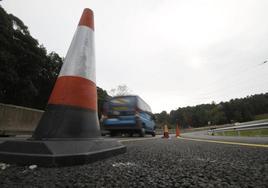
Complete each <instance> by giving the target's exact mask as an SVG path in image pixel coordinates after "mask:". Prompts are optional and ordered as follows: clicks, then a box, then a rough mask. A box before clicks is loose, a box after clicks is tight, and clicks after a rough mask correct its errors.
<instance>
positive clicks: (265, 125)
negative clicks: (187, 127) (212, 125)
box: [208, 121, 268, 135]
mask: <svg viewBox="0 0 268 188" xmlns="http://www.w3.org/2000/svg"><path fill="white" fill-rule="evenodd" d="M255 129H268V121H267V122H246V123H241V124H239V125H236V126H231V127H225V128H219V129H211V130H208V134H209V135H213V134H214V133H217V132H225V131H242V130H255Z"/></svg>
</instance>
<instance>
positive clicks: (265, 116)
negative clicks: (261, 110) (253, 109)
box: [255, 113, 268, 120]
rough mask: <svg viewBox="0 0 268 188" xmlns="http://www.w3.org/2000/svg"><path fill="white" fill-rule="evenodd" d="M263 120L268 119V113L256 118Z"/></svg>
mask: <svg viewBox="0 0 268 188" xmlns="http://www.w3.org/2000/svg"><path fill="white" fill-rule="evenodd" d="M262 119H268V113H267V114H259V115H256V116H255V120H262Z"/></svg>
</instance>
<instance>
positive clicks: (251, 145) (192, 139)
mask: <svg viewBox="0 0 268 188" xmlns="http://www.w3.org/2000/svg"><path fill="white" fill-rule="evenodd" d="M177 138H178V139H182V140H191V141H198V142H210V143H219V144H229V145H240V146H250V147H263V148H268V144H249V143H241V142H228V141H220V140H206V139H197V138H185V137H177Z"/></svg>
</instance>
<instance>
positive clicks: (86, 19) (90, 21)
mask: <svg viewBox="0 0 268 188" xmlns="http://www.w3.org/2000/svg"><path fill="white" fill-rule="evenodd" d="M78 25H79V26H80V25H83V26H87V27H89V28H91V29H92V30H94V16H93V11H92V10H91V9H89V8H85V9H84V11H83V14H82V16H81V18H80V21H79V24H78Z"/></svg>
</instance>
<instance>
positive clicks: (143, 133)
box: [140, 128, 145, 137]
mask: <svg viewBox="0 0 268 188" xmlns="http://www.w3.org/2000/svg"><path fill="white" fill-rule="evenodd" d="M144 136H145V129H144V128H142V129H141V130H140V137H144Z"/></svg>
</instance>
